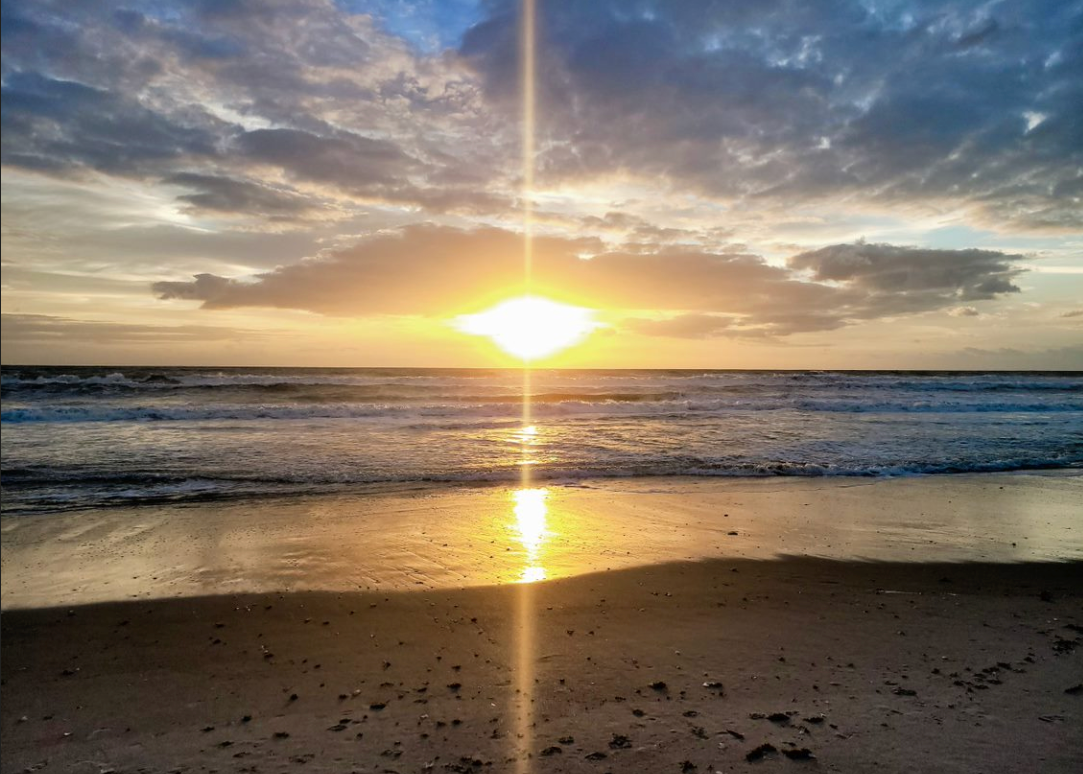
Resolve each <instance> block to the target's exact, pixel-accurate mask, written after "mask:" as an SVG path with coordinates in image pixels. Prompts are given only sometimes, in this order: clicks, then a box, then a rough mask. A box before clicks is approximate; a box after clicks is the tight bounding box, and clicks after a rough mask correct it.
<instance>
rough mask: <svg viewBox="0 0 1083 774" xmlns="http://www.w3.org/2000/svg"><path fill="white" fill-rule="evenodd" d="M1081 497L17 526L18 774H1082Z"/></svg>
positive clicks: (1042, 488) (621, 502)
mask: <svg viewBox="0 0 1083 774" xmlns="http://www.w3.org/2000/svg"><path fill="white" fill-rule="evenodd" d="M1079 481H1080V479H1079V477H1077V476H1067V475H1065V476H1051V477H1046V476H1040V475H1028V476H1023V475H1004V476H985V477H983V476H971V477H966V476H963V477H935V478H933V479H908V480H897V481H880V482H875V483H871V484H860V485H854V482H831V481H826V482H809V481H804V482H796V483H794V484H788V483H787V482H781V483H780V482H757V481H735V482H720V483H710V482H708V483H705V484H696V483H690V482H687V481H676V480H674V481H669V480H659V481H654V482H647V483H644V482H635V483H632V482H629V483H627V484H621V485H609V486H608V487H602V488H599V489H593V488H590V487H585V488H568V489H565V490H557V489H551V490H550V494H549V499H547V500H546V502H547V504H548V508H547V509H543V510H542V512H541V514H540V517H539V513H538V511H537V509H536V508H534V510H533V511H531V507H533V506H531V507H527V508H526V510H527V511H528V513H526V514H524V513H523V512H522V507H520V511H519V512H518V516H519V517H521V518H520V519H519V520H518V521H516V519H515V516H516V510H515V506H516V504H517V505H518V506H523V502H522V501H521V498H520V500H516V497H515V493H514V492H509V491H507V490H500V489H491V490H463V491H455V492H442V493H434V492H422V493H416V492H415V493H397V494H393V495H386V496H379V497H375V498H370V499H368V500H366V499H364V498H358V499H357V500H350V501H347V502H348V503H352V506H351V507H349V508H347V507H344V506H343V501H341V500H336V501H335V505H334V506H332V504H331V503H329V502H327V501H322V500H316V501H307V504H304V503H296V502H295V503H293V504H292V505H290V506H289V507H287V506H285V505H281V504H280V505H279V506H275V507H266V508H264V509H263V510H260V509H261V507H262V506H261V504H260V503H258V502H252V503H247V504H245V506H243V507H244V508H247V509H248V513H249V516H250V517H251V516H252V514H253V513H256V512H260V513H263V515H264V516H265V519H264V529H265V530H266V532H265V533H263V538H262V540H257V539H255V538H253V537H252V536H253V535H259V534H261V532H260V530H259V529H256V528H254V526H253V524H252V523H251V519H249V521H248V522H247V526H245V527H244V528H242V527H241V526H240V525H241V524H242V522H244V519H243V518H242V511H241V510H237V511H235V512H232V513H231V512H230V511H229V510H228V509H224V508H222V507H221V506H218V507H219V508H220V511H219V512H218V513H217V515H218V517H219V518H218V521H217V522H214V521H209V520H208V519H210V517H212V516H214V515H215V513H214V511H213V508H214V506H212V505H207V506H199V507H192V506H189V507H188V508H187V509H184V508H181V509H177V511H176V512H170V511H169V510H168V509H164V510H157V511H155V510H154V509H135V510H129V511H128V512H127V516H128V520H127V522H126V523H125V522H124V521H123V519H122V518H121V517H122V516H123V515H124V514H125V511H123V510H118V511H116V512H115V513H113V514H110V513H108V512H102V513H94V512H88V513H82V514H78V513H77V514H67V515H64V516H62V517H61V516H57V517H55V519H53V517H48V518H46V517H34V518H32V519H28V518H25V517H22V518H20V517H10V518H8V519H5V522H4V525H5V532H4V568H3V580H4V595H5V596H4V600H5V609H4V612H3V614H2V625H3V663H4V666H5V668H4V673H3V718H2V731H3V770H4V771H5V772H8V771H11V772H19V771H38V770H41V771H73V772H103V771H118V772H120V771H162V772H166V771H246V772H264V771H294V770H298V769H299V768H301V767H302V764H303V768H304V770H309V771H362V772H384V771H391V772H423V771H459V772H481V771H522V772H532V771H538V772H543V771H590V772H607V771H612V772H623V771H659V772H666V771H672V772H686V773H687V772H710V771H731V770H738V771H741V770H746V769H750V768H751V767H759V766H763V767H768V768H772V769H773V768H782V769H788V768H790V767H793V766H817V767H821V768H823V769H826V770H831V771H869V770H872V769H874V768H875V769H877V770H881V771H957V772H973V771H988V772H993V771H1004V772H1009V771H1010V772H1017V771H1043V772H1044V771H1052V772H1059V771H1065V772H1067V771H1077V770H1079V767H1080V765H1083V733H1081V732H1080V728H1083V688H1080V687H1079V686H1080V682H1081V680H1083V662H1081V660H1080V659H1081V657H1083V656H1081V654H1083V651H1081V650H1080V649H1079V647H1078V646H1079V645H1080V644H1081V643H1083V612H1081V611H1083V604H1081V602H1083V563H1081V562H1080V561H1079V560H1078V558H1076V557H1074V554H1073V552H1074V551H1077V550H1078V549H1077V547H1076V544H1075V543H1074V542H1073V541H1075V540H1077V539H1078V538H1077V537H1076V533H1077V531H1075V530H1072V522H1073V520H1074V516H1073V514H1075V515H1077V514H1078V509H1077V507H1076V506H1075V505H1073V503H1075V502H1077V501H1076V500H1075V499H1074V493H1076V492H1077V490H1078V486H1079ZM982 493H984V494H982ZM979 494H980V495H981V496H979ZM381 497H383V498H384V499H381ZM388 498H390V499H388ZM528 500H529V498H528ZM358 503H366V504H367V505H368V507H369V508H370V509H372V508H375V509H377V510H378V509H380V508H383V509H385V511H386V513H385V516H386V518H385V520H384V521H383V522H381V523H380V524H382V525H383V528H382V529H379V528H378V527H379V526H380V524H377V525H376V526H375V527H374V526H373V525H372V524H371V518H372V517H373V512H372V511H371V510H370V511H359V510H358V507H359V506H358ZM393 504H397V507H398V511H396V510H395V508H392V507H391V506H392V505H393ZM956 504H959V505H956ZM528 505H529V503H528ZM536 505H537V503H536V502H535V503H534V506H536ZM236 507H237V508H238V509H240V508H241V507H242V506H236ZM276 507H277V508H279V509H280V510H279V511H278V512H277V515H276V510H275V508H276ZM723 508H724V509H723ZM282 509H284V510H282ZM795 509H800V510H795ZM1013 509H1015V510H1018V511H1021V512H1023V513H1025V514H1027V516H1028V518H1027V519H1020V518H1017V517H1016V516H1013V513H1014V510H1013ZM978 511H983V512H984V513H986V514H989V515H988V516H987V517H986V518H985V520H984V522H982V523H983V524H984V526H985V529H984V530H979V529H977V527H976V525H977V522H975V521H973V519H972V518H971V516H968V514H972V513H976V512H978ZM302 512H305V513H308V518H299V514H300V513H302ZM903 512H908V513H911V514H912V515H913V516H912V518H911V519H909V520H907V519H904V518H900V515H901V514H903ZM396 513H398V515H397V516H396V515H395V514H396ZM471 514H472V516H471ZM523 517H525V520H524V518H523ZM539 518H540V521H539ZM51 519H53V520H51ZM80 519H82V523H83V525H84V529H81V530H77V529H75V527H74V526H73V525H74V524H76V523H78V522H79V520H80ZM186 519H187V521H186ZM419 519H426V520H427V523H428V524H429V525H430V526H429V528H428V529H427V530H424V531H422V532H417V530H416V529H415V528H416V525H417V523H418V520H419ZM471 519H473V520H471ZM483 523H484V524H488V525H489V526H488V528H487V529H488V531H485V529H480V528H479V525H480V524H483ZM366 524H367V525H368V526H362V525H366ZM200 525H201V526H200ZM351 525H352V527H351ZM531 525H532V526H531ZM617 525H622V528H619V529H618V528H617ZM877 525H881V526H884V525H893V528H892V529H891V530H886V531H885V530H884V529H880V528H879V527H878V526H877ZM588 527H589V528H588ZM49 530H53V532H52V533H49ZM411 531H413V538H411V537H410V535H411V534H412V532H411ZM208 533H210V534H213V535H214V536H215V539H216V540H217V549H216V551H213V552H212V551H208V550H202V551H200V550H198V549H206V546H207V544H208V542H209V540H210V539H209V538H208ZM234 533H236V534H234ZM733 533H736V534H733ZM241 536H248V537H247V540H242V539H241ZM32 538H33V539H32ZM43 540H47V541H49V542H50V544H51V545H52V547H53V551H52V553H51V554H50V555H49V556H51V557H52V561H45V560H44V559H43V557H44V556H45V554H44V553H43V552H42V551H41V550H40V545H41V541H43ZM395 545H398V550H397V552H396V551H392V550H391V549H392V547H393V546H395ZM420 545H427V546H429V549H428V552H429V553H428V554H427V556H428V559H426V553H425V552H424V551H420V550H415V549H416V548H417V547H418V546H420ZM1058 545H1059V546H1060V550H1061V552H1062V553H1063V555H1062V556H1061V557H1060V559H1061V560H1062V561H1051V559H1053V558H1056V551H1057V546H1058ZM240 546H247V547H248V549H249V550H248V553H244V552H242V551H241V550H240V548H239V547H240ZM275 546H277V551H278V554H277V557H278V561H277V562H276V559H275V557H276V554H275V548H274V547H275ZM367 547H371V549H372V550H366V548H367ZM802 547H803V548H804V552H803V553H804V554H805V555H804V556H799V555H796V554H800V553H802V551H801V549H802ZM832 547H833V548H832ZM829 549H830V550H829ZM831 550H834V551H835V555H834V556H830V555H828V556H816V554H819V553H823V554H830V551H831ZM847 552H848V553H849V554H850V557H849V558H844V556H845V555H846V554H847ZM1013 552H1014V553H1013ZM196 555H198V556H199V557H202V563H197V562H195V561H194V559H193V556H196ZM404 556H410V557H412V558H411V559H410V560H409V561H404V560H403V557H404ZM437 556H439V557H442V559H441V561H440V562H437V561H436V560H435V557H437ZM286 557H289V558H288V560H287V559H286ZM983 557H984V558H983ZM859 558H865V559H874V560H875V561H861V560H859ZM917 560H920V561H917ZM349 561H353V562H354V565H355V566H354V567H353V570H352V572H347V571H346V569H345V568H346V567H347V565H348V562H349ZM413 565H417V566H422V565H424V566H426V567H430V568H442V569H441V570H440V571H436V569H433V570H432V571H431V572H428V573H427V574H425V575H424V576H423V577H422V576H420V575H419V574H416V573H415V574H413V575H411V574H410V573H409V572H407V571H406V570H405V569H404V568H409V567H411V566H413ZM95 567H98V568H100V572H97V573H96V572H95ZM135 567H138V568H140V571H139V572H132V570H133V568H135ZM261 567H262V571H261V572H257V569H259V568H261ZM386 568H397V572H395V573H388V572H387V569H386ZM124 574H127V575H128V576H130V577H128V579H127V581H126V582H122V581H121V576H123V575H124ZM80 575H82V576H83V577H82V578H80V577H79V576H80ZM49 576H55V579H56V580H55V582H53V583H50V582H49V581H48V578H49ZM543 577H544V578H547V579H546V580H545V581H544V582H534V583H523V582H521V581H523V580H524V579H535V580H538V579H540V578H543ZM359 579H361V580H359ZM419 581H421V582H419ZM201 584H203V585H201ZM215 584H217V587H216V586H215ZM276 585H277V588H275V586H276ZM215 588H217V589H218V592H217V593H209V591H210V590H213V589H215ZM110 594H112V595H113V596H112V597H110V596H109V595H110ZM129 597H130V598H129ZM106 600H112V601H106Z"/></svg>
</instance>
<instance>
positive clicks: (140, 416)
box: [0, 395, 1083, 424]
mask: <svg viewBox="0 0 1083 774" xmlns="http://www.w3.org/2000/svg"><path fill="white" fill-rule="evenodd" d="M653 398H654V396H635V397H633V396H624V395H620V396H613V395H581V396H568V395H562V396H552V395H542V396H535V397H533V398H532V399H531V405H532V406H533V407H534V408H533V411H532V415H533V416H534V417H535V418H545V417H561V416H570V415H574V414H589V415H605V414H608V415H621V414H622V415H626V416H636V415H643V416H651V417H655V418H665V417H671V418H677V417H679V416H681V415H682V414H691V413H695V414H722V413H725V412H735V411H783V410H796V411H809V412H820V411H837V412H850V413H907V412H918V413H930V412H932V413H957V412H982V413H989V414H996V413H1032V412H1039V413H1050V414H1058V413H1079V412H1083V400H1078V401H1067V402H1063V403H1057V402H1042V401H1032V402H1012V401H1006V402H983V403H965V402H963V403H959V402H956V403H940V402H934V401H916V402H902V401H899V402H888V401H884V402H878V403H873V402H863V401H848V400H811V399H794V400H787V401H756V400H733V401H722V400H698V401H697V400H683V399H681V398H680V397H677V396H674V397H672V398H667V399H664V400H656V399H653ZM476 401H478V399H477V398H469V397H468V398H462V399H452V400H450V401H448V402H444V403H436V404H429V405H424V406H414V405H388V404H386V403H336V404H330V405H327V404H325V405H311V404H308V403H303V404H289V403H286V404H268V405H251V404H245V405H228V404H227V405H215V406H160V407H151V406H129V407H122V406H114V407H92V406H85V407H84V406H57V407H41V408H15V409H9V410H3V411H0V421H3V422H7V423H10V424H18V423H22V422H170V421H173V422H206V421H212V420H241V421H243V420H250V419H281V420H304V419H362V418H373V417H379V418H383V419H386V420H388V421H392V420H398V419H405V420H412V419H419V418H425V417H449V418H454V417H459V418H462V417H477V418H493V419H508V420H509V421H510V420H511V419H512V418H513V417H515V415H516V414H517V413H518V411H517V408H518V407H519V406H520V405H521V403H522V399H521V398H519V397H508V398H504V397H495V398H494V397H490V398H488V399H486V400H485V401H484V402H476ZM621 404H629V405H621Z"/></svg>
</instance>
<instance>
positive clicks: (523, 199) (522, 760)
mask: <svg viewBox="0 0 1083 774" xmlns="http://www.w3.org/2000/svg"><path fill="white" fill-rule="evenodd" d="M521 12H522V18H521V25H522V26H521V29H520V31H519V34H520V41H519V43H520V45H519V48H520V51H521V56H522V62H521V65H520V69H521V72H522V83H521V90H522V95H523V106H522V110H523V112H522V154H523V157H522V164H523V169H522V174H523V182H522V190H521V191H520V196H519V198H520V206H521V207H522V210H523V285H524V287H525V292H526V295H527V296H529V295H530V289H531V279H532V274H533V271H534V100H535V95H534V83H535V73H534V68H535V27H534V20H535V13H536V8H535V0H522V6H521ZM530 392H531V385H530V365H529V363H527V362H526V361H524V362H523V428H524V433H523V435H524V440H523V445H522V449H521V453H522V454H523V459H522V462H523V463H524V464H522V465H520V466H519V468H520V471H521V474H520V475H521V481H520V484H521V486H522V488H523V489H528V488H529V487H530V467H531V466H530V465H529V464H525V463H527V462H529V460H527V459H526V455H527V454H529V452H530V448H529V444H528V443H527V440H528V439H527V438H526V432H525V428H528V427H530V426H531V410H530ZM515 596H516V605H515V623H516V626H515V633H516V634H515V636H516V648H515V651H516V663H515V674H516V679H515V696H514V697H513V701H514V704H515V715H516V718H515V726H516V742H517V748H518V749H517V750H516V753H517V755H516V766H515V769H516V771H517V772H518V774H530V772H531V771H532V769H533V766H532V760H533V754H532V753H533V750H532V748H533V747H534V711H533V702H534V648H535V635H534V622H535V616H534V584H533V583H522V584H519V585H518V586H517V588H516V594H515Z"/></svg>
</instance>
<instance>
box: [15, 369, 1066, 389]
mask: <svg viewBox="0 0 1083 774" xmlns="http://www.w3.org/2000/svg"><path fill="white" fill-rule="evenodd" d="M39 370H40V369H39ZM537 378H538V379H539V380H541V381H542V382H544V383H546V384H552V385H556V384H569V385H577V384H580V383H584V382H587V383H592V384H596V385H599V386H602V385H627V386H629V388H630V389H629V390H628V391H639V388H640V387H641V386H642V385H644V384H650V385H654V386H655V388H656V389H655V390H651V391H657V388H662V389H670V388H673V389H676V390H703V391H706V392H711V391H715V390H718V391H728V390H735V391H749V390H756V389H778V388H780V387H781V388H785V387H788V386H795V385H800V386H805V387H808V388H816V387H823V388H825V389H830V390H834V391H852V390H873V391H883V390H889V391H916V392H938V391H948V392H1005V391H1007V392H1013V391H1019V392H1041V391H1052V392H1068V393H1083V374H1078V373H1068V372H1065V373H1060V374H1048V373H1041V374H1018V373H1010V374H1006V373H931V374H921V375H916V374H914V373H913V372H898V373H891V372H869V373H861V374H855V373H853V372H831V371H802V372H789V371H780V372H761V371H753V372H745V371H709V372H696V371H691V372H683V371H631V372H628V371H616V372H614V371H544V370H542V371H539V372H537ZM481 382H487V383H489V384H493V385H498V386H502V387H507V388H511V389H516V388H517V387H518V384H519V383H520V377H519V372H518V371H514V370H511V371H491V370H490V371H486V370H478V371H429V370H415V371H407V370H402V369H399V370H388V371H382V370H365V371H355V372H346V373H327V372H321V371H318V370H317V371H308V370H305V369H292V370H291V371H289V372H277V371H272V372H260V371H257V372H239V373H233V372H228V371H194V372H193V371H190V370H186V369H134V370H128V371H113V372H108V373H93V374H77V373H55V372H53V371H49V372H47V373H37V372H35V371H34V370H16V371H15V373H11V372H10V371H9V373H6V374H2V375H0V389H3V390H4V391H6V392H34V391H48V392H58V391H60V392H62V391H65V390H71V391H74V392H94V391H132V390H148V391H170V390H191V389H200V388H204V389H239V388H246V387H247V388H255V389H260V388H271V389H291V388H292V389H304V388H312V387H317V388H318V387H352V388H365V387H377V388H381V387H382V388H385V389H387V390H390V391H392V392H394V391H397V390H404V391H411V390H425V391H429V392H439V391H440V389H442V388H456V387H461V386H469V385H477V384H479V383H481ZM601 391H613V390H601ZM617 391H620V390H617Z"/></svg>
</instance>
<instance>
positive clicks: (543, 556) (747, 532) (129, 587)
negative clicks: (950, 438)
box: [0, 472, 1083, 609]
mask: <svg viewBox="0 0 1083 774" xmlns="http://www.w3.org/2000/svg"><path fill="white" fill-rule="evenodd" d="M541 491H542V487H541V485H536V486H535V487H532V488H529V489H528V490H527V493H526V494H525V495H524V493H523V491H522V490H509V489H508V488H506V487H490V488H462V489H456V488H449V487H446V486H432V487H425V488H421V489H414V490H409V491H387V492H380V493H367V494H355V495H335V496H312V497H300V498H292V499H285V500H276V499H266V500H245V501H239V502H238V501H233V502H230V501H226V502H210V503H204V504H186V505H148V506H141V507H138V508H115V509H102V510H93V511H74V512H69V513H66V514H41V515H31V516H4V517H3V518H2V519H0V528H2V530H3V543H2V548H0V567H2V569H3V575H2V580H0V602H2V606H3V608H5V609H10V608H16V607H47V606H52V605H70V604H80V603H88V602H105V601H111V600H121V599H149V598H156V597H163V596H200V595H206V594H222V593H246V592H263V591H278V590H283V589H285V590H290V591H365V590H416V589H437V588H461V587H467V586H479V585H491V584H495V583H508V582H518V581H521V580H524V579H533V580H538V579H549V580H552V579H556V578H563V577H570V576H574V575H577V574H581V573H587V572H597V571H603V570H616V569H621V568H627V567H635V566H642V565H649V564H658V563H662V562H671V561H688V560H702V559H716V558H737V559H771V558H777V557H780V556H816V557H824V558H832V559H842V560H852V559H868V560H878V561H925V562H930V561H946V562H947V561H991V562H1029V561H1046V560H1061V559H1078V560H1083V520H1081V518H1080V516H1081V512H1083V508H1081V506H1080V503H1081V502H1083V475H1079V473H1078V472H1075V473H1070V472H1059V473H1050V472H1045V473H1008V474H979V475H955V476H931V477H925V478H901V479H888V480H876V479H854V478H834V479H832V478H823V479H809V478H803V479H802V478H788V479H787V478H783V479H779V478H770V479H679V478H649V479H628V480H620V479H617V480H607V481H595V482H585V483H580V484H577V485H574V486H572V485H559V484H548V485H545V486H544V496H542V495H540V494H539V492H541Z"/></svg>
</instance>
